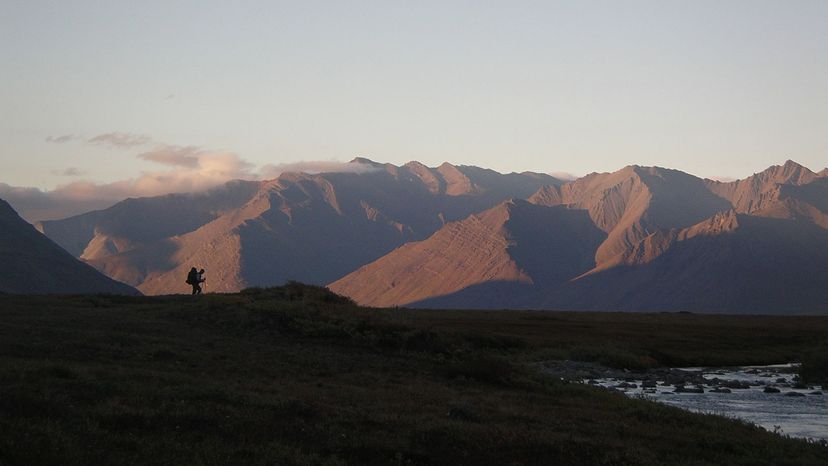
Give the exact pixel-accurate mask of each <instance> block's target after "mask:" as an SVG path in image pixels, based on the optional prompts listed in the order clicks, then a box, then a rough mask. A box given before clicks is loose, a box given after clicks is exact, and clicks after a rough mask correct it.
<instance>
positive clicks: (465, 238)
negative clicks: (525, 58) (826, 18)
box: [331, 162, 828, 313]
mask: <svg viewBox="0 0 828 466" xmlns="http://www.w3.org/2000/svg"><path fill="white" fill-rule="evenodd" d="M740 183H741V184H740ZM786 183H787V184H786ZM754 185H756V186H759V187H758V188H757V189H756V192H757V193H761V196H759V197H760V198H761V203H757V202H753V203H750V202H747V201H745V199H747V198H746V197H745V196H741V195H735V194H734V196H735V197H733V199H734V200H735V202H736V203H737V204H738V203H739V202H742V203H745V202H747V204H750V205H752V206H754V207H755V206H758V205H761V209H758V210H756V209H754V210H753V211H752V212H751V215H744V214H738V213H737V208H736V205H734V204H731V203H730V200H729V198H727V199H726V198H725V197H722V196H721V195H719V194H716V193H713V192H712V191H710V190H709V189H708V186H710V185H709V183H708V182H707V181H706V180H702V179H700V178H696V177H693V176H690V175H686V174H684V173H681V172H677V171H675V170H666V169H662V168H657V167H655V168H645V167H637V166H631V167H626V168H624V169H622V170H620V171H618V172H615V173H601V174H592V175H588V176H586V177H584V178H581V179H579V180H576V181H574V182H571V183H567V184H565V185H562V186H547V187H544V188H541V189H540V190H538V191H537V192H536V193H534V194H533V195H532V196H531V197H530V198H529V201H530V202H532V203H534V204H536V205H537V206H539V207H540V206H554V207H556V208H557V209H560V211H562V212H563V211H566V212H570V213H572V214H573V215H575V214H580V215H582V216H584V218H587V219H588V223H589V222H591V223H592V224H593V225H594V226H593V228H595V229H596V230H598V231H601V232H603V233H604V235H605V236H604V237H599V238H597V239H595V243H594V245H593V246H592V247H593V248H594V249H593V253H592V256H593V257H594V261H591V262H593V264H594V266H593V267H590V268H589V269H587V268H581V269H578V268H577V267H573V268H568V267H560V265H561V264H565V263H566V262H565V261H561V260H559V259H558V258H556V257H555V256H554V253H553V252H552V251H553V250H563V249H565V248H566V246H565V245H564V244H561V245H559V246H557V247H555V248H546V249H544V247H543V245H544V244H545V243H544V242H543V241H539V240H536V239H533V238H566V239H565V240H562V241H565V244H569V246H570V247H572V248H573V249H574V250H578V251H579V254H584V255H587V256H589V254H590V253H589V252H588V251H584V250H583V249H581V248H580V244H579V243H578V242H577V240H576V239H573V238H572V237H571V236H567V235H554V234H552V231H554V230H555V228H559V226H560V225H561V224H562V223H561V222H560V221H558V222H557V223H556V222H555V221H553V220H552V219H551V218H549V217H548V216H547V217H545V216H543V215H538V214H539V213H538V212H535V213H534V215H528V214H527V213H526V212H523V213H522V216H518V215H514V212H512V213H511V214H512V217H510V218H511V219H516V218H522V219H528V218H531V220H528V221H526V222H525V223H526V224H531V225H533V229H534V231H535V232H544V234H541V235H536V236H532V235H531V234H529V235H521V234H519V233H518V232H517V231H515V229H514V228H506V227H505V226H504V227H497V228H492V227H489V230H488V231H496V232H500V231H502V230H505V231H508V233H507V234H502V233H501V234H500V236H497V235H494V234H489V235H488V236H483V235H481V234H479V232H478V231H477V230H475V229H473V228H471V227H472V225H474V222H473V221H472V220H473V219H478V216H473V217H472V218H470V219H469V220H466V221H463V222H460V223H459V224H456V225H448V226H446V227H445V228H444V229H442V230H440V231H438V232H437V233H436V234H435V235H434V236H433V237H431V238H429V239H428V240H427V241H424V242H422V243H417V244H410V245H406V246H404V247H403V248H400V249H398V250H396V251H394V252H392V253H391V254H389V255H388V256H386V257H383V258H382V259H380V260H378V261H376V262H374V263H372V264H369V265H367V266H365V267H363V268H361V269H360V270H358V271H356V272H354V273H352V274H350V275H348V276H346V277H344V278H343V279H341V280H339V281H337V282H335V283H333V284H332V285H331V287H332V289H334V290H336V291H337V292H340V293H343V294H346V295H348V296H351V297H353V298H354V299H355V300H356V301H358V302H361V303H365V304H370V305H410V306H414V307H431V308H440V307H444V308H448V307H461V308H554V309H572V310H578V309H591V310H694V311H704V312H740V313H741V312H757V313H772V312H779V313H787V312H796V313H819V312H828V302H826V292H828V291H826V290H828V281H826V280H828V279H826V278H824V277H828V241H826V235H828V230H826V225H828V220H826V211H827V210H828V179H825V178H819V177H817V176H816V175H814V174H813V173H812V172H810V171H809V170H807V169H805V168H804V167H801V166H798V165H796V164H794V163H792V162H788V163H787V164H786V165H785V166H782V167H771V169H769V170H767V171H766V172H763V173H762V174H760V175H756V176H754V177H752V178H751V179H748V180H742V181H741V182H734V183H733V184H729V186H730V187H729V188H727V189H733V192H734V193H737V192H747V191H746V188H745V186H754ZM716 186H718V188H721V187H722V186H720V185H716ZM740 186H741V187H740ZM737 188H738V189H737ZM751 192H752V191H751ZM757 199H758V198H757ZM747 204H745V205H747ZM518 205H520V204H518ZM489 214H490V213H489V212H487V215H489ZM481 217H482V216H481ZM478 220H479V219H478ZM477 223H481V222H479V221H478V222H477ZM514 223H515V222H513V224H514ZM564 224H565V223H564ZM494 225H496V226H498V225H500V224H498V223H495V224H494ZM503 225H506V223H503ZM498 228H500V229H498ZM481 236H482V237H485V238H486V240H485V241H481V240H480V239H479V238H480V237H481ZM491 238H496V239H497V240H498V241H499V242H495V244H498V245H501V244H504V243H506V242H508V241H514V243H511V244H510V245H509V246H507V247H503V246H499V247H496V248H495V247H482V248H478V247H477V246H480V245H482V244H485V245H489V244H491V243H492V240H491ZM589 243H590V241H586V242H585V243H583V244H589ZM456 245H461V246H462V247H457V246H456ZM521 246H526V247H525V249H524V250H523V254H521V250H520V247H521ZM481 251H484V253H482V256H483V257H485V258H494V259H495V262H496V263H498V264H509V266H510V268H509V269H508V270H509V271H510V273H508V274H491V276H489V277H485V276H483V275H481V270H480V268H479V267H478V266H477V264H478V262H481ZM489 251H496V253H491V252H489ZM553 264H555V265H553ZM587 267H589V266H587ZM552 274H555V275H554V276H552ZM567 274H568V275H567ZM451 290H454V291H451Z"/></svg>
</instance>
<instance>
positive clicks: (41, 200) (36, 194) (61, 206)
mask: <svg viewBox="0 0 828 466" xmlns="http://www.w3.org/2000/svg"><path fill="white" fill-rule="evenodd" d="M0 199H3V200H5V201H8V203H9V204H11V206H12V207H14V209H15V210H16V211H17V213H19V214H20V215H21V216H22V217H23V218H24V219H26V220H27V221H29V222H32V223H34V222H35V221H38V220H51V219H56V218H65V217H69V216H72V215H77V214H82V213H84V212H89V211H90V210H97V209H103V208H105V207H108V206H110V205H112V201H111V199H103V198H98V197H92V198H73V197H67V196H65V193H64V192H63V191H61V190H59V189H56V190H54V191H41V190H40V189H37V188H26V187H18V186H10V185H8V184H6V183H0Z"/></svg>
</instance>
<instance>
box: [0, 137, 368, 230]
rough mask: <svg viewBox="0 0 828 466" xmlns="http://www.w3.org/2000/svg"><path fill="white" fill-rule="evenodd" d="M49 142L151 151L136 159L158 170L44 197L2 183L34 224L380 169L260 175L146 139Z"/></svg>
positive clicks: (68, 172)
mask: <svg viewBox="0 0 828 466" xmlns="http://www.w3.org/2000/svg"><path fill="white" fill-rule="evenodd" d="M46 141H48V142H51V143H55V144H64V143H68V142H72V141H81V142H84V143H86V144H94V145H105V146H108V147H110V148H113V149H118V150H124V151H129V150H134V149H136V148H144V147H145V146H147V147H146V148H145V151H144V152H140V153H138V154H137V155H134V156H135V157H137V158H138V159H141V160H145V161H148V162H152V163H154V164H156V165H157V166H158V167H159V168H158V169H157V170H148V171H144V172H141V173H140V174H138V175H137V176H135V177H132V178H128V179H124V180H118V181H114V182H110V183H94V182H91V181H86V180H78V181H72V182H69V183H66V184H63V185H60V186H58V187H57V188H55V189H53V190H46V191H44V190H41V189H38V188H30V187H20V186H12V185H9V184H6V183H0V198H2V199H5V200H6V201H8V202H9V203H10V204H11V205H12V206H13V207H14V208H15V209H16V210H17V211H18V213H19V214H20V215H21V216H22V217H23V218H25V219H26V220H28V221H30V222H33V223H34V222H37V221H41V220H52V219H59V218H65V217H69V216H72V215H78V214H81V213H85V212H89V211H91V210H98V209H104V208H107V207H109V206H111V205H113V204H115V203H117V202H120V201H122V200H124V199H127V198H131V197H149V196H161V195H164V194H170V193H178V192H198V191H204V190H207V189H210V188H213V187H215V186H218V185H221V184H223V183H226V182H228V181H231V180H237V179H242V180H261V179H273V178H277V177H278V176H279V175H280V174H282V173H285V172H305V173H323V172H349V173H367V172H370V171H375V170H380V169H381V168H379V167H377V166H374V165H371V164H370V163H355V162H351V163H344V162H338V161H302V162H294V163H283V164H268V165H265V166H264V167H261V169H258V170H257V169H256V167H255V166H254V165H253V164H251V163H250V162H248V161H246V160H244V159H242V158H241V157H239V156H238V155H237V154H235V153H233V152H227V151H215V150H208V149H204V148H202V147H199V146H178V145H172V144H164V143H158V142H155V141H153V140H152V138H150V137H149V136H146V135H142V134H134V133H124V132H111V133H105V134H100V135H97V136H94V137H91V138H85V137H82V136H78V135H75V134H66V135H62V136H56V137H53V136H50V137H48V138H47V139H46ZM146 149H149V150H146ZM52 174H54V175H57V176H63V177H79V176H82V175H84V172H83V171H81V170H80V169H79V168H77V167H69V168H65V169H55V170H52Z"/></svg>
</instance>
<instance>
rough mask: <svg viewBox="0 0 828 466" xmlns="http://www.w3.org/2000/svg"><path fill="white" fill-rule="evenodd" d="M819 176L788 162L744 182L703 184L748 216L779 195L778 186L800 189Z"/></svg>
mask: <svg viewBox="0 0 828 466" xmlns="http://www.w3.org/2000/svg"><path fill="white" fill-rule="evenodd" d="M819 177H820V175H817V174H816V173H814V172H812V171H811V170H809V169H808V168H806V167H803V166H802V165H800V164H798V163H796V162H794V161H792V160H788V161H787V162H785V164H784V165H774V166H772V167H770V168H768V169H767V170H764V171H762V172H760V173H756V174H754V175H752V176H749V177H747V178H745V179H743V180H737V181H731V182H728V183H722V182H720V181H711V180H706V182H707V187H708V189H710V191H712V192H713V193H715V194H716V195H718V196H720V197H722V198H724V199H727V200H728V202H730V203H731V205H733V208H734V209H736V212H739V213H743V214H750V213H753V212H755V211H758V210H762V209H763V208H765V205H766V203H767V202H770V201H773V200H774V199H775V198H776V197H777V195H778V192H777V191H778V187H779V185H793V186H800V185H803V184H808V183H811V182H812V181H814V180H816V179H817V178H819Z"/></svg>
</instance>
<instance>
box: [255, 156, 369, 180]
mask: <svg viewBox="0 0 828 466" xmlns="http://www.w3.org/2000/svg"><path fill="white" fill-rule="evenodd" d="M378 170H382V168H381V167H377V166H374V165H370V164H367V163H356V162H349V163H345V162H338V161H335V160H330V161H301V162H292V163H280V164H276V165H273V164H268V165H265V166H264V167H262V170H261V174H262V176H263V177H264V178H265V179H271V178H276V177H278V176H279V175H281V174H282V173H287V172H303V173H369V172H373V171H378Z"/></svg>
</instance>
